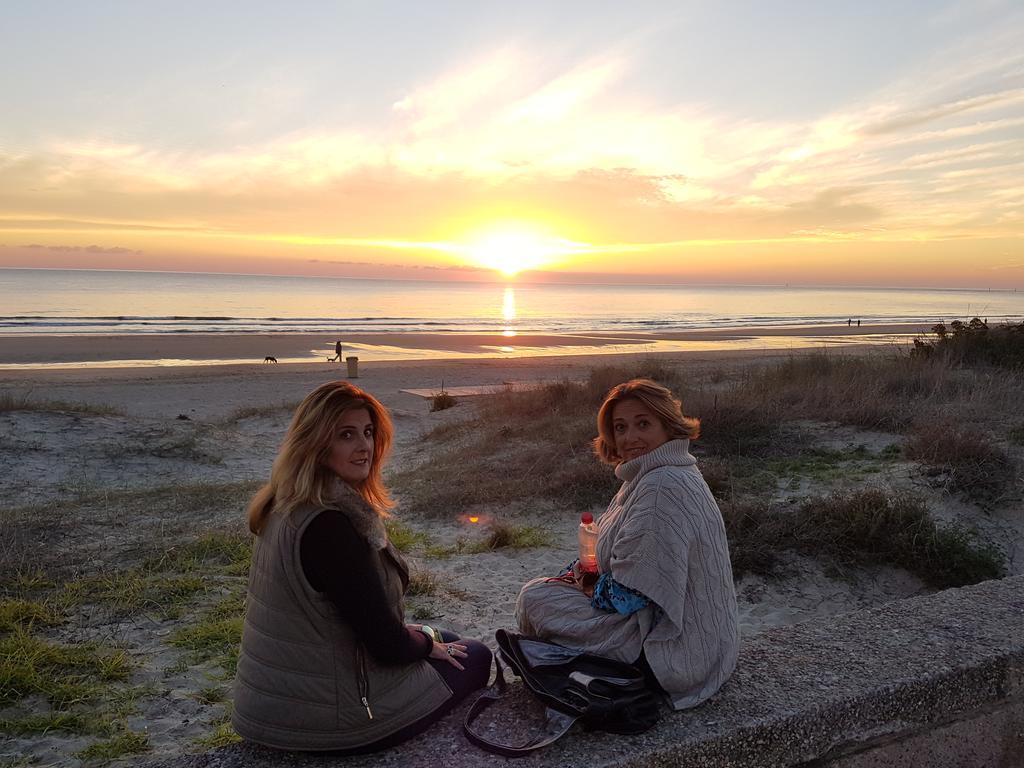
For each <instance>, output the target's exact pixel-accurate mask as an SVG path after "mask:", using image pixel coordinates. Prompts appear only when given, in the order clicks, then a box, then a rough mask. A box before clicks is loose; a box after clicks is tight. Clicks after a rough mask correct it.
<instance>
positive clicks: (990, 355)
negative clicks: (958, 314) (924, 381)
mask: <svg viewBox="0 0 1024 768" xmlns="http://www.w3.org/2000/svg"><path fill="white" fill-rule="evenodd" d="M932 333H933V334H935V338H934V339H933V340H930V339H920V338H916V339H914V349H913V350H912V352H911V355H912V356H914V357H916V358H918V359H926V360H928V359H932V358H936V357H942V358H945V359H946V360H949V361H950V362H952V363H954V364H957V365H959V364H964V365H978V364H985V365H998V366H1004V367H1008V368H1018V367H1020V366H1022V365H1024V321H1022V322H1020V323H1003V324H1001V325H997V326H995V327H992V326H989V324H988V321H987V320H982V319H980V318H977V317H975V318H972V319H971V320H969V321H968V322H966V323H965V322H963V321H961V320H954V321H953V322H952V323H950V324H949V327H948V328H947V327H946V325H945V324H944V323H938V324H937V325H935V326H933V327H932Z"/></svg>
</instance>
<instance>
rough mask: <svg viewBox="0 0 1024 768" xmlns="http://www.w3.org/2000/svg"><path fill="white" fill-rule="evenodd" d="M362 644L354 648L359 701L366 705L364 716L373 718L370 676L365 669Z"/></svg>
mask: <svg viewBox="0 0 1024 768" xmlns="http://www.w3.org/2000/svg"><path fill="white" fill-rule="evenodd" d="M364 653H365V651H363V648H362V646H359V647H358V648H357V649H356V663H357V665H358V668H359V669H358V671H359V701H361V702H362V704H363V706H364V707H366V716H367V717H368V718H369V719H370V720H373V711H372V710H371V709H370V699H369V696H370V676H369V674H368V673H367V671H366V657H365V655H364Z"/></svg>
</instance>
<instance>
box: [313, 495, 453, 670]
mask: <svg viewBox="0 0 1024 768" xmlns="http://www.w3.org/2000/svg"><path fill="white" fill-rule="evenodd" d="M299 556H300V558H301V561H302V572H303V573H304V574H305V575H306V580H307V581H309V583H310V585H311V586H312V587H313V589H315V590H316V591H317V592H322V593H324V594H326V595H327V597H328V598H329V599H330V601H331V602H332V603H334V605H335V606H336V607H337V609H338V613H340V614H341V618H342V619H343V620H344V621H345V622H347V623H348V624H350V625H351V626H352V628H353V629H354V630H355V633H356V637H357V638H358V639H359V641H360V642H361V643H362V644H363V645H364V646H366V649H367V650H368V651H369V652H370V655H372V656H373V658H374V659H376V660H377V661H378V662H380V663H381V664H409V663H411V662H413V661H418V660H419V659H423V658H426V657H427V656H428V655H429V654H430V650H431V648H433V645H434V644H433V641H431V640H430V639H429V638H428V637H427V636H426V635H425V634H423V633H422V632H420V631H418V630H415V629H410V628H409V627H407V626H406V625H405V624H403V623H401V622H400V621H399V620H398V619H397V618H396V617H395V615H394V613H393V612H392V610H391V607H390V606H389V605H388V601H387V597H386V596H385V594H384V585H383V584H381V581H380V578H379V577H378V576H377V571H376V567H375V564H374V560H375V559H376V558H377V557H379V555H378V554H377V553H376V552H374V551H373V550H372V549H371V547H370V544H369V542H368V541H366V539H364V538H363V537H362V536H360V535H359V534H358V533H356V529H355V528H354V527H353V526H352V523H350V522H349V521H348V518H346V517H345V515H343V514H342V513H341V512H338V511H337V510H332V509H325V510H324V511H322V512H320V513H319V514H318V515H317V516H316V517H314V518H313V520H312V521H311V522H310V523H309V525H307V526H306V530H305V531H303V533H302V539H301V541H300V542H299Z"/></svg>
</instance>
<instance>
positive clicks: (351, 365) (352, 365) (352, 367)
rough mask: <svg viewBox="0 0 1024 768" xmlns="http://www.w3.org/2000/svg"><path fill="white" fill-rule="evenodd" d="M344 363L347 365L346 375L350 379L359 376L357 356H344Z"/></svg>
mask: <svg viewBox="0 0 1024 768" xmlns="http://www.w3.org/2000/svg"><path fill="white" fill-rule="evenodd" d="M345 365H347V366H348V377H349V378H350V379H358V378H359V358H358V357H355V356H353V357H346V358H345Z"/></svg>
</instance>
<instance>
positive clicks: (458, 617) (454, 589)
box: [0, 326, 1024, 765]
mask: <svg viewBox="0 0 1024 768" xmlns="http://www.w3.org/2000/svg"><path fill="white" fill-rule="evenodd" d="M843 327H844V328H845V326H843ZM248 341H249V342H253V341H254V340H252V339H249V340H248ZM10 342H11V339H9V338H8V339H5V340H3V342H0V350H2V351H3V353H4V354H7V353H8V352H9V350H10V349H11V347H10V346H5V345H9V344H10ZM254 348H255V347H254ZM886 351H888V350H883V352H886ZM119 354H120V352H119ZM218 354H220V353H219V352H218ZM644 354H649V352H645V353H642V354H640V357H643V356H644ZM769 354H771V353H769ZM778 354H789V351H788V350H787V351H780V352H779V353H778ZM630 357H635V356H630ZM764 357H765V353H764V352H756V353H743V352H735V353H731V352H723V351H718V352H714V353H699V354H698V353H694V354H688V355H685V356H675V357H674V358H673V359H682V360H684V361H685V364H686V365H688V366H691V367H692V370H693V372H694V375H695V376H697V375H704V374H706V373H707V372H708V371H710V370H712V369H716V370H719V369H724V370H735V369H738V368H741V367H743V366H746V365H749V364H751V363H752V362H758V361H763V360H764ZM0 359H3V358H0ZM50 359H53V354H52V351H51V357H50ZM627 359H628V358H627ZM608 362H610V358H608V357H607V356H572V357H557V358H556V357H546V358H514V359H504V360H503V359H483V358H476V359H456V360H447V361H432V360H426V361H424V360H420V361H407V362H389V363H371V364H366V365H363V366H361V368H360V375H359V378H358V380H357V383H358V384H359V385H360V386H362V387H364V388H366V389H368V390H369V391H371V392H372V393H373V394H375V395H376V396H377V397H379V398H380V399H381V400H382V401H383V403H384V404H385V405H386V406H387V407H388V408H389V409H391V411H392V414H393V416H394V418H395V423H396V445H395V451H394V454H393V457H392V466H393V467H398V466H409V465H411V464H419V463H422V462H429V460H430V450H431V446H430V445H428V444H425V443H424V442H423V441H422V440H421V437H422V435H423V434H424V433H425V432H427V431H429V430H430V429H432V428H434V427H435V426H437V425H439V424H444V423H447V422H451V421H456V420H461V419H466V418H469V417H471V416H472V410H473V406H472V401H471V400H470V399H467V400H465V401H463V402H460V404H459V405H458V406H457V407H455V408H452V409H450V410H446V411H442V412H438V413H431V412H430V411H429V404H428V401H426V400H425V399H423V398H422V397H418V396H416V395H412V394H408V393H405V392H403V391H402V390H404V389H409V388H428V389H430V388H436V389H438V390H439V389H440V388H441V383H442V381H443V382H444V385H445V386H446V387H458V386H482V385H500V384H502V383H503V382H506V381H510V380H515V381H542V380H558V379H563V378H582V377H584V376H585V375H586V374H587V372H588V371H589V370H591V369H592V368H593V367H594V366H595V365H600V364H605V363H608ZM343 374H344V371H343V370H342V369H341V368H340V367H339V366H338V365H337V364H329V363H326V362H319V363H315V364H293V365H278V366H274V365H263V364H258V363H257V364H248V365H232V366H196V367H187V368H186V367H167V368H108V369H103V368H94V369H71V370H53V369H48V370H18V371H2V372H0V394H7V395H11V396H14V397H21V396H27V397H29V398H31V399H36V400H59V401H67V402H73V403H87V404H93V405H109V406H113V407H115V408H117V409H118V411H119V413H118V414H115V415H110V414H91V413H79V412H73V411H70V410H62V409H59V408H58V409H55V410H42V411H21V410H19V411H8V412H0V435H2V436H3V437H2V440H0V472H2V474H3V477H4V480H3V491H2V497H0V508H8V509H12V508H17V507H21V506H24V505H29V504H39V503H47V502H50V503H53V504H54V506H53V514H54V515H55V518H54V522H53V528H54V529H58V528H59V529H61V530H63V531H64V534H62V536H63V538H57V539H54V541H55V542H56V543H55V544H54V547H56V550H55V552H50V553H49V555H50V556H60V553H61V549H60V548H61V547H65V548H66V551H67V552H68V553H69V557H70V556H71V554H70V553H77V554H76V555H75V556H78V557H81V556H82V552H83V551H84V550H83V548H85V550H88V551H89V553H90V554H89V555H88V557H89V558H92V562H95V563H98V565H97V567H105V566H106V567H109V566H112V565H116V564H117V563H118V561H119V559H120V558H131V557H132V553H133V551H134V550H133V548H135V547H137V545H138V540H139V537H140V536H143V537H144V536H149V535H152V536H157V535H160V536H163V537H165V538H168V537H169V539H170V540H173V538H174V537H175V536H184V537H187V536H189V535H194V534H195V533H199V532H202V531H203V530H209V529H214V528H222V527H238V526H239V523H240V520H239V517H240V510H241V508H242V507H243V506H244V503H245V499H244V498H243V499H239V500H237V503H236V504H233V505H231V508H230V509H227V508H226V509H223V510H219V511H218V510H214V511H213V512H211V513H210V514H209V515H208V516H206V517H203V518H202V519H195V520H185V521H182V520H169V519H167V516H166V514H165V513H164V512H163V511H162V510H160V509H153V510H149V511H147V512H146V513H145V514H143V515H141V516H139V517H137V518H134V519H130V520H126V519H123V517H119V516H118V513H117V512H116V510H107V511H106V512H103V513H97V515H96V517H95V519H90V520H61V519H59V515H60V506H59V501H60V500H61V499H62V498H64V497H66V496H68V495H69V494H76V493H82V492H86V493H88V492H94V491H103V490H107V491H110V490H125V489H146V488H155V487H160V486H167V485H175V484H178V485H189V484H196V483H222V482H237V481H242V480H263V479H265V478H266V477H267V475H268V473H269V469H270V465H271V462H272V461H273V458H274V454H275V452H276V448H277V445H278V444H279V442H280V440H281V438H282V436H283V434H284V431H285V429H286V428H287V423H288V419H289V416H290V414H289V413H288V412H287V411H286V410H284V409H280V410H276V411H274V410H269V411H267V412H263V413H258V414H255V415H249V416H241V417H240V416H239V414H238V411H239V409H241V408H251V407H266V406H275V405H281V404H286V403H294V402H295V401H297V400H299V399H300V398H301V397H302V396H304V395H305V394H306V393H308V392H309V391H310V390H311V389H313V388H314V387H315V386H317V385H318V384H320V383H322V382H324V381H327V380H330V379H334V378H339V377H341V376H342V375H343ZM815 439H816V442H817V445H818V446H820V447H824V448H833V449H840V450H845V449H849V450H851V451H852V450H854V449H856V448H857V446H861V445H867V446H869V447H871V448H872V449H875V450H877V449H880V448H884V447H885V445H887V444H889V443H891V442H894V441H895V440H896V437H895V436H893V435H886V434H884V433H867V432H862V431H858V430H854V429H851V428H842V427H838V426H835V425H819V429H818V432H817V433H816V438H815ZM870 482H874V483H878V484H881V485H884V486H885V487H897V488H899V487H905V488H910V487H913V488H916V489H918V490H924V491H925V492H931V490H930V489H928V488H927V486H926V484H923V483H922V481H921V479H920V476H919V473H917V472H916V471H915V470H914V468H913V467H911V466H910V465H909V464H906V463H899V462H897V463H895V464H894V465H893V467H892V468H890V469H888V470H886V473H885V474H883V475H881V476H878V477H875V478H874V479H872V480H871V481H870ZM797 490H798V491H799V492H800V493H801V494H804V493H806V494H810V493H819V492H822V493H823V492H827V491H828V490H830V488H825V487H804V488H800V489H797ZM793 492H794V489H793V488H790V487H786V488H780V489H779V494H780V495H783V494H791V493H793ZM399 501H401V500H400V499H399ZM930 504H931V506H932V507H933V508H934V509H936V510H938V514H939V515H940V516H942V517H944V518H945V519H948V520H963V519H969V520H970V521H972V522H979V521H977V520H975V518H976V511H975V510H973V509H972V508H969V507H968V506H966V505H958V503H957V502H955V501H953V500H951V499H949V498H948V497H945V496H943V495H942V494H941V493H939V492H937V491H936V492H934V493H932V498H931V499H930ZM470 511H472V512H473V513H474V515H478V516H480V517H481V518H482V519H481V521H480V522H479V523H477V524H476V525H475V526H474V525H473V524H471V523H468V522H467V520H466V513H467V512H470ZM594 511H595V512H600V511H602V510H601V509H599V508H598V509H595V510H594ZM577 515H578V511H577V510H566V509H557V508H555V507H554V506H553V505H550V504H538V505H537V506H536V507H535V508H528V509H524V508H515V509H503V508H497V507H491V508H485V509H477V510H452V512H451V514H450V515H448V516H446V517H444V518H442V519H429V520H428V519H418V518H416V517H412V516H405V515H403V514H402V512H401V506H399V509H398V517H399V519H401V520H402V522H403V523H404V524H405V525H407V526H408V527H410V528H411V529H413V530H416V531H420V532H423V533H425V534H427V535H429V537H430V539H431V541H432V542H433V543H435V544H438V545H441V546H452V545H455V544H456V542H457V541H458V540H459V539H460V538H461V539H464V540H473V539H474V537H478V536H479V535H480V527H481V526H482V525H484V524H486V522H487V521H488V520H489V519H504V520H515V522H517V523H520V524H529V525H535V526H538V527H540V528H542V529H543V530H544V531H545V532H546V537H547V539H548V542H549V543H548V545H547V546H545V547H539V548H535V549H528V550H498V551H495V552H489V553H483V554H474V555H466V554H453V555H451V556H448V557H444V558H437V557H435V558H426V557H423V556H419V557H415V558H413V564H414V566H415V567H417V568H423V569H428V570H429V571H430V572H432V573H434V574H435V575H436V576H437V578H438V580H439V583H440V585H441V589H440V590H439V591H438V593H437V594H436V595H433V596H429V597H417V598H414V599H412V600H410V605H409V608H410V617H409V618H410V620H419V621H424V620H429V623H431V624H435V625H439V626H444V627H450V628H452V629H455V630H456V631H459V632H462V633H464V634H466V635H467V636H473V637H478V638H481V639H484V640H485V641H488V642H491V643H493V633H494V630H495V629H497V628H499V627H509V626H514V621H513V618H512V611H513V606H514V601H515V597H516V594H517V593H518V589H519V587H520V585H522V583H524V582H525V581H527V580H528V579H530V578H532V577H534V576H537V575H542V574H548V573H551V574H553V573H555V572H557V571H558V570H560V569H561V568H562V567H563V566H564V565H565V564H566V563H567V562H569V561H570V560H571V559H572V557H573V556H574V550H575V546H576V524H577V521H578V517H577ZM1011 517H1012V516H1011ZM980 522H981V523H982V524H983V526H984V528H985V531H986V533H987V535H989V536H990V537H991V538H992V539H993V540H996V541H998V542H1001V544H1000V546H1002V547H1003V548H1004V549H1005V550H1006V551H1007V552H1009V553H1010V555H1011V569H1012V570H1013V572H1020V571H1021V570H1022V569H1024V564H1022V563H1021V560H1022V559H1024V558H1022V556H1021V555H1020V554H1019V553H1017V551H1016V547H1017V543H1018V542H1019V541H1020V540H1021V539H1022V534H1024V531H1022V529H1021V524H1020V521H1019V520H1016V519H1010V518H1007V519H1001V518H999V517H998V516H996V517H995V518H992V519H987V520H984V521H980ZM6 551H7V550H2V549H0V552H6ZM791 566H792V567H791V569H790V571H789V572H790V575H789V576H787V577H786V578H783V579H780V580H773V581H766V580H765V579H763V578H760V577H745V578H743V579H742V580H740V582H739V583H737V593H738V596H739V602H740V613H741V621H742V631H743V633H744V635H750V634H751V633H754V632H758V631H759V630H761V629H763V628H765V627H769V626H774V625H779V624H788V623H792V622H796V621H800V620H803V619H805V618H809V617H812V616H821V615H830V614H834V613H840V612H845V611H849V610H854V609H857V608H860V607H864V606H868V605H874V604H877V603H880V602H885V601H889V600H893V599H900V598H904V597H907V596H910V595H914V594H918V593H919V592H921V591H922V589H923V586H922V584H921V583H920V582H919V581H918V580H917V579H916V578H914V577H912V576H910V575H909V574H907V573H906V572H903V571H900V570H898V569H891V568H885V569H865V570H863V571H859V572H857V573H851V574H845V575H843V576H837V575H836V574H830V573H826V572H825V571H824V570H823V568H822V567H821V566H820V565H819V564H817V563H816V562H815V561H813V560H810V559H807V558H797V557H794V558H793V559H792V562H791ZM91 622H92V623H91ZM175 626H176V623H175V622H172V621H158V620H145V619H139V618H137V617H136V618H134V619H132V620H131V621H126V622H122V623H121V624H116V625H110V624H103V622H102V619H90V617H88V616H85V617H81V618H80V620H79V621H78V622H77V623H76V625H75V626H73V627H70V628H65V629H64V630H61V631H60V632H58V633H57V637H58V638H59V637H60V635H61V632H64V633H65V634H67V636H68V637H69V638H70V636H71V635H72V634H74V633H77V634H76V635H75V636H76V637H77V639H79V640H80V639H81V637H82V633H83V632H92V633H94V634H95V636H97V637H100V638H104V639H106V640H107V641H110V640H112V639H113V640H116V641H117V642H119V643H121V644H122V645H124V646H125V647H128V648H130V652H131V654H132V657H133V661H134V663H135V664H136V668H137V672H136V673H135V676H134V678H133V682H135V683H138V684H147V683H148V684H152V685H155V686H157V687H158V689H159V693H158V694H157V695H154V696H151V697H147V698H145V699H144V700H143V703H142V704H141V705H140V710H139V712H138V714H137V715H135V716H133V717H132V718H131V722H130V724H131V726H132V727H133V728H136V729H139V730H143V729H145V731H146V732H147V733H148V734H149V736H150V742H151V745H152V748H153V754H155V755H167V754H175V753H180V752H182V751H188V750H194V749H197V747H196V745H195V743H194V740H195V739H196V738H198V737H200V736H203V735H206V734H208V733H209V732H210V729H211V723H212V722H214V721H215V720H216V718H217V717H218V715H219V714H220V712H221V709H220V707H219V705H206V704H203V703H201V702H200V701H197V698H196V695H195V692H196V691H197V690H199V689H201V688H203V687H205V686H209V685H211V682H210V680H211V677H210V675H211V671H210V670H208V669H203V668H201V667H200V668H192V669H185V670H182V669H180V661H181V658H182V651H180V650H179V649H176V648H173V647H171V646H169V645H167V644H166V642H165V638H166V637H167V636H168V635H169V634H170V633H171V632H172V631H173V630H174V628H175ZM2 716H3V713H0V719H2ZM88 741H89V739H83V738H80V737H68V736H66V735H63V734H61V733H59V732H51V733H48V734H46V735H45V736H43V737H38V736H34V737H31V738H20V737H19V738H12V739H9V740H8V741H7V742H6V743H5V744H4V746H3V747H2V748H0V757H11V756H19V755H20V756H29V757H31V758H32V759H39V760H42V761H43V762H44V763H47V764H49V763H51V762H52V763H53V764H59V765H77V764H78V761H77V760H76V759H75V758H73V757H70V755H71V754H72V753H73V752H74V751H75V750H76V749H80V748H81V747H82V746H83V744H85V743H88Z"/></svg>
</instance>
